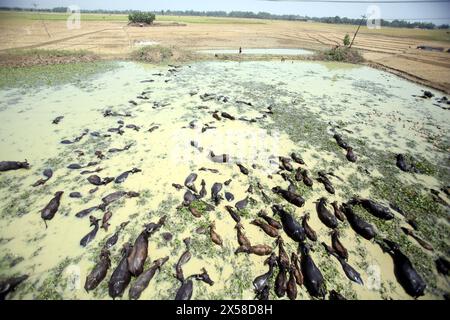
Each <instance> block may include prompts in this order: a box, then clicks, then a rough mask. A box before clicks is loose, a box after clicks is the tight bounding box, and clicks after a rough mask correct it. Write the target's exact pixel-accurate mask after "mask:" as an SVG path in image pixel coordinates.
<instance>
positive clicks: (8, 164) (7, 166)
mask: <svg viewBox="0 0 450 320" xmlns="http://www.w3.org/2000/svg"><path fill="white" fill-rule="evenodd" d="M28 168H30V164H29V163H28V161H27V160H25V161H24V162H18V161H0V172H4V171H10V170H18V169H28Z"/></svg>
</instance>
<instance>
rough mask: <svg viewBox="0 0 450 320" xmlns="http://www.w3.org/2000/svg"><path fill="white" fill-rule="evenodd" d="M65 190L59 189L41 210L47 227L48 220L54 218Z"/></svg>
mask: <svg viewBox="0 0 450 320" xmlns="http://www.w3.org/2000/svg"><path fill="white" fill-rule="evenodd" d="M63 193H64V191H58V192H56V193H55V196H54V197H53V199H52V200H50V202H49V203H48V204H47V205H46V206H45V208H44V209H42V210H41V218H42V219H43V220H44V223H45V228H47V220H52V219H53V217H54V216H55V214H56V212H57V211H58V208H59V203H60V201H61V197H62V195H63Z"/></svg>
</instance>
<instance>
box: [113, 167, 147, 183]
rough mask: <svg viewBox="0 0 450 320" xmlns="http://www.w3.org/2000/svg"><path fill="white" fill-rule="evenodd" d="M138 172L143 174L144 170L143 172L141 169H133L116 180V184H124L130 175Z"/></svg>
mask: <svg viewBox="0 0 450 320" xmlns="http://www.w3.org/2000/svg"><path fill="white" fill-rule="evenodd" d="M138 172H142V170H141V169H138V168H133V169H131V170H128V171H125V172H123V173H121V174H120V175H119V176H118V177H117V178H116V179H115V180H114V183H122V182H124V181H125V180H126V179H127V178H128V176H129V175H130V174H134V173H138Z"/></svg>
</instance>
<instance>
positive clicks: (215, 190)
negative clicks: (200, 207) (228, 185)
mask: <svg viewBox="0 0 450 320" xmlns="http://www.w3.org/2000/svg"><path fill="white" fill-rule="evenodd" d="M222 187H223V186H222V184H221V183H220V182H216V183H214V184H213V186H212V187H211V200H212V201H214V203H215V204H216V206H217V205H218V204H219V203H220V200H221V199H222V197H221V196H220V195H219V192H220V191H221V190H222Z"/></svg>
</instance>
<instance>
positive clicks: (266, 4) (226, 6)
mask: <svg viewBox="0 0 450 320" xmlns="http://www.w3.org/2000/svg"><path fill="white" fill-rule="evenodd" d="M400 1H402V0H400ZM405 1H407V0H405ZM33 3H37V4H38V7H40V8H53V7H57V6H68V5H78V6H79V7H80V8H81V9H134V10H198V11H212V10H224V11H232V10H240V11H253V12H258V11H266V12H270V13H275V14H299V15H308V16H313V17H324V16H336V15H338V16H341V17H344V16H345V17H349V18H357V17H360V16H361V15H362V14H364V13H366V10H367V7H368V6H369V4H355V3H311V2H308V3H301V2H298V1H263V0H126V1H108V0H60V1H57V0H42V1H39V0H34V1H33V0H0V5H1V6H18V7H32V6H33ZM371 4H376V1H373V2H372V3H371ZM378 6H379V7H380V10H381V17H382V18H384V19H406V20H407V19H422V20H429V19H433V20H430V21H432V22H434V23H436V24H441V23H448V22H449V21H450V0H449V1H448V2H445V3H395V4H386V3H380V4H378ZM439 18H444V19H442V20H441V19H439Z"/></svg>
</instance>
